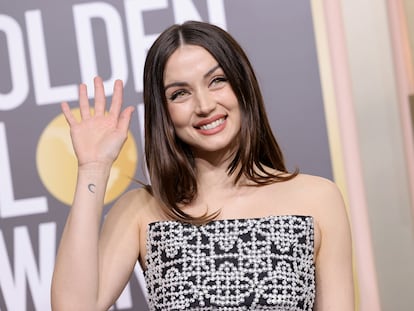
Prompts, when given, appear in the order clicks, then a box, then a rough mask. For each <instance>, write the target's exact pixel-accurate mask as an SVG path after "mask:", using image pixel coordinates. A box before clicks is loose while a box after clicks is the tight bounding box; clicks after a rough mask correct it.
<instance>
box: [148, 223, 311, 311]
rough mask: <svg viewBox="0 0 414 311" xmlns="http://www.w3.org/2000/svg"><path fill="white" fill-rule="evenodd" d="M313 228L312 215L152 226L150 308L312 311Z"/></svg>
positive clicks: (155, 224)
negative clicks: (200, 224)
mask: <svg viewBox="0 0 414 311" xmlns="http://www.w3.org/2000/svg"><path fill="white" fill-rule="evenodd" d="M313 231H314V228H313V219H312V217H310V216H270V217H265V218H253V219H231V220H215V221H212V222H210V223H208V224H206V225H202V226H195V225H192V224H185V223H180V222H176V221H161V222H155V223H151V224H150V225H149V228H148V237H147V256H146V265H147V270H146V271H145V279H146V283H147V289H148V301H149V308H150V310H151V311H153V310H162V311H167V310H200V311H202V310H227V311H235V310H238V311H239V310H275V311H277V310H279V311H282V310H283V311H299V310H300V311H302V310H306V311H308V310H312V309H313V304H314V300H315V268H314V263H313V253H314V249H313V247H314V245H313V244H314V243H313V239H314V233H313Z"/></svg>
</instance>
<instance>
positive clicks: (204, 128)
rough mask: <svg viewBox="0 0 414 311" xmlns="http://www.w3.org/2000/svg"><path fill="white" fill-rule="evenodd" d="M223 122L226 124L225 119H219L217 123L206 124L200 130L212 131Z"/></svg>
mask: <svg viewBox="0 0 414 311" xmlns="http://www.w3.org/2000/svg"><path fill="white" fill-rule="evenodd" d="M223 122H224V118H221V119H218V120H216V121H213V122H211V123H209V124H205V125H202V126H200V129H202V130H211V129H213V128H215V127H217V126H219V125H220V124H222V123H223Z"/></svg>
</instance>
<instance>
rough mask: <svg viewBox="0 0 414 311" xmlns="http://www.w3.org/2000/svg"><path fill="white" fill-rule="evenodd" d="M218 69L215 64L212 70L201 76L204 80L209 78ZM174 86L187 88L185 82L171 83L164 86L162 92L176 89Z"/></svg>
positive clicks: (218, 66)
mask: <svg viewBox="0 0 414 311" xmlns="http://www.w3.org/2000/svg"><path fill="white" fill-rule="evenodd" d="M218 68H220V65H219V64H217V65H215V66H214V67H213V68H211V69H210V70H209V71H207V72H206V73H205V74H204V76H203V78H204V79H205V78H208V77H209V76H211V75H212V74H213V73H214V72H215V71H216V70H217V69H218ZM176 86H178V87H185V86H188V83H187V82H172V83H169V84H167V85H165V86H164V90H167V89H168V88H170V87H176Z"/></svg>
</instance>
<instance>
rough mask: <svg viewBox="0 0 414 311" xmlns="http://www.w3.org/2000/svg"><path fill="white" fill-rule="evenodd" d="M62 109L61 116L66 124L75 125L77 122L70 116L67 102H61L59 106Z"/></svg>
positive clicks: (70, 112)
mask: <svg viewBox="0 0 414 311" xmlns="http://www.w3.org/2000/svg"><path fill="white" fill-rule="evenodd" d="M60 106H61V107H62V112H63V115H64V116H65V119H66V122H68V124H69V125H70V126H71V125H73V124H75V123H76V122H77V121H76V119H75V117H74V116H73V114H72V111H71V110H70V108H69V104H68V103H67V102H63V103H61V105H60Z"/></svg>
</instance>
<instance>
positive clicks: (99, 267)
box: [52, 78, 138, 311]
mask: <svg viewBox="0 0 414 311" xmlns="http://www.w3.org/2000/svg"><path fill="white" fill-rule="evenodd" d="M94 84H95V105H94V109H95V113H94V114H92V113H91V112H90V108H89V102H88V96H87V90H86V86H85V85H83V84H82V85H80V87H79V107H80V112H81V120H80V121H77V120H76V119H75V117H74V116H73V115H72V113H71V111H70V109H69V106H68V104H67V103H63V104H62V110H63V113H64V115H65V117H66V119H67V121H68V123H69V126H70V132H71V137H72V143H73V147H74V150H75V153H76V157H77V159H78V179H77V185H76V191H75V196H74V200H73V205H72V207H71V210H70V213H69V216H68V219H67V222H66V225H65V228H64V231H63V235H62V238H61V242H60V246H59V250H58V254H57V258H56V264H55V270H54V275H53V280H52V308H53V310H56V311H62V310H77V311H78V310H88V311H93V310H104V309H107V308H108V307H109V306H110V303H111V302H112V300H113V294H111V293H109V292H108V291H107V290H103V289H106V288H107V286H106V285H105V284H104V283H105V282H108V281H114V282H115V283H116V284H115V285H114V287H111V288H119V287H121V286H123V285H124V284H125V283H126V281H127V279H126V276H125V275H126V273H125V272H124V271H132V269H133V264H134V263H135V261H136V258H137V253H138V245H137V243H138V242H137V241H133V243H131V245H130V246H131V247H132V248H134V251H130V252H127V253H123V254H119V253H116V252H117V250H119V248H117V247H115V244H114V243H110V242H108V241H106V242H105V241H104V242H101V243H100V242H99V239H100V223H101V218H102V209H103V202H104V196H105V190H106V186H107V182H108V178H109V173H110V169H111V166H112V164H113V162H114V161H115V159H116V157H117V156H118V154H119V152H120V150H121V148H122V145H123V143H124V142H125V140H126V137H127V132H128V127H129V122H130V119H131V114H132V112H133V109H132V107H128V108H126V109H125V110H124V111H122V112H121V106H122V92H123V87H122V82H121V81H116V82H115V85H114V93H113V97H112V103H111V106H110V109H109V112H108V113H105V110H106V109H105V94H104V89H103V83H102V80H101V79H100V78H95V80H94ZM62 178H64V176H63V177H62ZM130 201H131V199H128V196H126V198H124V199H123V200H120V202H119V203H118V204H116V206H121V205H128V202H130ZM118 209H119V207H118V208H116V207H115V210H114V214H116V213H115V212H116V210H118ZM126 221H127V219H126V217H122V215H119V222H113V221H112V222H111V223H110V224H108V225H106V229H105V230H106V231H113V232H115V233H116V234H114V236H113V237H112V238H113V239H119V241H120V243H121V244H122V243H125V242H123V241H122V240H120V233H119V230H118V231H117V228H118V227H119V226H126V225H125V222H126ZM126 232H127V234H128V235H129V236H132V233H131V232H130V231H128V230H126ZM135 234H136V235H138V231H136V232H135ZM136 238H137V237H136ZM106 240H107V239H106ZM128 242H131V241H128ZM134 244H136V245H134ZM108 247H109V248H110V251H105V252H102V251H101V250H100V249H101V248H104V249H105V248H106V249H107V248H108ZM106 257H112V258H122V259H120V260H119V262H118V265H117V267H118V268H119V269H120V270H121V271H120V272H121V273H120V275H122V277H117V278H115V279H114V277H112V278H109V279H110V280H108V275H110V274H108V272H107V270H106V264H105V263H107V262H112V261H113V260H114V259H108V258H106ZM121 264H125V266H122V265H121ZM131 265H132V268H131ZM110 271H112V270H110Z"/></svg>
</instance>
